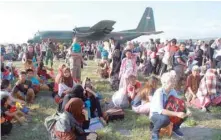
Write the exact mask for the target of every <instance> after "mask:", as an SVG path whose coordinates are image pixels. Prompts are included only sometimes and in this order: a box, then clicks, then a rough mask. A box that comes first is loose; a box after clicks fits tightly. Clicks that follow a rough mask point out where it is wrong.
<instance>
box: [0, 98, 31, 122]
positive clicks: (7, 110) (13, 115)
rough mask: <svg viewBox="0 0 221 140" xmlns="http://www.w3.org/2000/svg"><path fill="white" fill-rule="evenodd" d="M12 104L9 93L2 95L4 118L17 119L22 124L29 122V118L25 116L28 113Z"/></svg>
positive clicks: (8, 119)
mask: <svg viewBox="0 0 221 140" xmlns="http://www.w3.org/2000/svg"><path fill="white" fill-rule="evenodd" d="M10 104H11V100H10V97H9V96H8V95H3V96H1V111H2V113H3V116H4V118H5V119H6V120H7V121H11V120H12V119H16V120H17V121H18V122H19V124H20V125H22V124H23V123H24V122H27V119H26V118H25V116H26V115H25V114H24V113H23V112H21V111H20V110H17V109H16V108H15V107H12V106H11V105H10ZM20 116H21V117H20ZM22 117H23V118H22Z"/></svg>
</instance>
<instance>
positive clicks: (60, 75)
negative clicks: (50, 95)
mask: <svg viewBox="0 0 221 140" xmlns="http://www.w3.org/2000/svg"><path fill="white" fill-rule="evenodd" d="M65 67H66V65H65V64H62V65H60V66H59V68H58V74H57V75H56V77H55V82H54V95H57V94H58V84H59V82H60V79H61V77H62V76H63V69H64V68H65Z"/></svg>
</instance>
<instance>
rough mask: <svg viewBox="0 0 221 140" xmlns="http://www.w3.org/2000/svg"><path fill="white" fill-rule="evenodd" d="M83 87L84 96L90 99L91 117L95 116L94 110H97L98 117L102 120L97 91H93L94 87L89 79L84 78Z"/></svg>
mask: <svg viewBox="0 0 221 140" xmlns="http://www.w3.org/2000/svg"><path fill="white" fill-rule="evenodd" d="M83 88H84V91H85V97H86V98H87V99H89V101H90V112H91V118H94V117H96V115H95V114H96V113H95V112H96V111H97V114H98V117H99V118H100V119H101V120H102V121H103V113H102V110H101V106H100V101H99V98H98V95H97V93H95V92H94V91H95V89H94V87H93V85H92V83H91V79H89V78H85V80H84V83H83Z"/></svg>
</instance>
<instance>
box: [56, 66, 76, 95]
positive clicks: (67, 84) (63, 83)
mask: <svg viewBox="0 0 221 140" xmlns="http://www.w3.org/2000/svg"><path fill="white" fill-rule="evenodd" d="M74 85H75V82H74V80H73V77H72V76H71V70H70V68H64V69H63V75H62V76H61V79H60V83H59V84H58V95H59V97H61V98H63V97H64V95H66V94H69V93H71V92H73V88H74Z"/></svg>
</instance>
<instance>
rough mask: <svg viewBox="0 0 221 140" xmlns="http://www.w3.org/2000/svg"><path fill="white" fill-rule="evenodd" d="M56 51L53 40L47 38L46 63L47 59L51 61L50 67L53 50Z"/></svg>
mask: <svg viewBox="0 0 221 140" xmlns="http://www.w3.org/2000/svg"><path fill="white" fill-rule="evenodd" d="M55 51H56V48H55V45H54V44H53V42H52V41H51V40H50V39H48V47H47V48H46V61H45V62H46V65H48V60H50V61H51V68H52V66H53V58H54V52H55Z"/></svg>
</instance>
